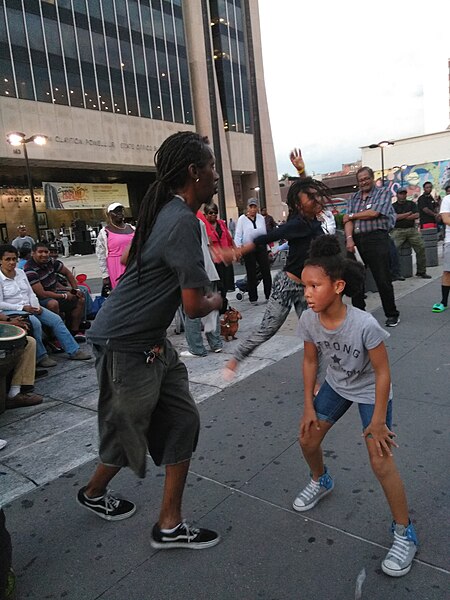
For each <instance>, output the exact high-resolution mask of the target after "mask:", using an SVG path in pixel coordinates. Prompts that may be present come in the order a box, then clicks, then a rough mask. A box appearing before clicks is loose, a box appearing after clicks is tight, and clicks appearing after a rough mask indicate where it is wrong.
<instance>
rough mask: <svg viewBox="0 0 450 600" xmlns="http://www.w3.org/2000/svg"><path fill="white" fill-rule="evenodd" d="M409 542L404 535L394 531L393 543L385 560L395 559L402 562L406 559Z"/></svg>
mask: <svg viewBox="0 0 450 600" xmlns="http://www.w3.org/2000/svg"><path fill="white" fill-rule="evenodd" d="M411 543H412V542H410V541H409V540H408V539H407V538H406V537H404V536H402V535H399V534H398V533H397V532H396V531H394V543H393V544H392V548H391V549H390V550H389V553H388V555H387V557H386V558H387V560H392V559H394V560H396V561H398V562H399V563H403V562H404V561H405V560H406V557H407V556H408V553H409V548H410V544H411Z"/></svg>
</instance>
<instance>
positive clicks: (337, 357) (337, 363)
mask: <svg viewBox="0 0 450 600" xmlns="http://www.w3.org/2000/svg"><path fill="white" fill-rule="evenodd" d="M331 360H332V361H333V362H334V364H335V365H339V364H341V359H340V358H339V356H336V354H333V356H332V357H331Z"/></svg>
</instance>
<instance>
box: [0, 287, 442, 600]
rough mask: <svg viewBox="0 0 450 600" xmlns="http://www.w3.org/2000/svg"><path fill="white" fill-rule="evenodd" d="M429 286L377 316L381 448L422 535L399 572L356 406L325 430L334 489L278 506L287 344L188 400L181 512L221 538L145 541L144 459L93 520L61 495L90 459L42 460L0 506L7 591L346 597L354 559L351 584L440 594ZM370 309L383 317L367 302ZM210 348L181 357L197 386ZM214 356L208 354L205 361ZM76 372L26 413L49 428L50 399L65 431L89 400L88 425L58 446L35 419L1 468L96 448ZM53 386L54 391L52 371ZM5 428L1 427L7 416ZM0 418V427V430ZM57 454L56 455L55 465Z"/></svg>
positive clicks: (147, 494)
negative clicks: (193, 414)
mask: <svg viewBox="0 0 450 600" xmlns="http://www.w3.org/2000/svg"><path fill="white" fill-rule="evenodd" d="M416 281H417V280H416ZM405 283H407V282H405ZM439 289H440V282H439V281H438V280H435V281H433V282H431V283H427V284H426V285H423V286H421V287H420V288H418V289H415V290H414V293H407V294H406V295H404V296H403V297H401V298H399V299H398V305H399V309H400V311H401V318H402V322H401V324H400V325H399V326H398V327H397V328H395V329H394V330H391V331H390V333H391V337H390V339H389V341H388V344H387V345H388V349H389V354H390V359H391V366H392V374H393V382H394V396H395V405H394V406H395V408H394V427H395V430H396V432H397V434H398V442H399V444H400V448H399V449H398V450H397V451H396V457H397V460H398V464H399V467H400V469H401V472H402V475H403V477H404V480H405V484H406V487H407V490H408V495H409V500H410V505H411V515H412V517H413V519H414V521H415V522H416V524H417V529H418V533H419V536H420V538H421V546H420V552H419V554H418V555H417V559H416V561H415V565H414V566H413V569H412V571H411V573H410V574H409V575H408V576H406V577H404V578H401V579H392V578H389V577H387V576H385V575H383V574H382V573H381V571H380V561H381V560H382V558H383V556H384V555H385V552H386V548H387V547H388V546H389V545H390V542H391V537H390V534H389V524H390V517H389V511H388V509H387V506H386V503H385V501H384V498H383V495H382V493H381V490H380V488H379V486H378V484H377V482H376V480H375V478H374V476H373V475H372V473H371V471H370V467H369V465H368V459H367V454H366V451H365V448H364V444H363V441H362V440H361V437H360V434H361V431H360V423H359V416H358V414H357V411H355V410H351V411H349V413H348V414H347V415H346V416H345V417H344V418H343V419H342V422H340V423H339V425H338V426H337V427H336V428H335V429H334V430H333V431H331V432H330V434H329V436H328V437H327V439H326V441H325V444H324V450H325V456H326V460H327V463H328V466H329V469H330V472H331V473H332V474H333V475H334V476H335V479H336V488H335V490H334V491H333V493H332V494H331V495H330V496H329V497H328V498H326V499H324V500H323V502H322V503H320V504H319V505H318V506H317V507H316V508H315V509H313V510H312V511H311V512H308V513H304V514H302V515H300V514H298V513H295V512H294V511H293V510H292V508H291V506H292V500H293V498H294V497H295V495H296V493H297V492H298V490H299V489H300V488H301V487H303V485H304V483H305V482H306V481H307V478H308V473H307V468H306V466H305V464H304V461H303V460H302V459H301V458H300V455H299V450H298V446H297V441H296V437H297V427H298V425H297V424H298V419H299V415H300V411H301V406H302V382H301V375H300V367H299V362H300V358H301V357H300V355H299V354H298V353H295V354H293V355H292V356H289V357H287V358H283V359H281V360H278V361H275V360H274V358H273V356H272V358H268V357H264V356H260V357H257V358H255V359H253V360H254V361H258V362H259V366H260V367H261V366H262V367H264V368H262V369H261V368H256V367H255V365H254V363H251V362H249V363H248V364H247V365H244V369H243V370H244V371H245V374H246V375H247V376H246V377H245V378H243V379H242V380H241V381H239V382H238V383H236V384H234V385H232V386H229V387H227V388H224V389H219V390H218V391H217V393H215V394H214V395H212V396H210V397H209V398H208V401H207V402H203V403H201V404H200V406H199V410H200V413H201V418H202V432H201V436H200V444H199V448H198V450H197V452H196V456H195V459H194V460H193V461H192V463H191V469H190V473H189V476H188V484H187V489H186V495H185V503H184V505H185V514H186V516H187V517H188V518H189V519H190V518H192V519H194V520H195V521H196V522H198V523H200V524H201V525H203V526H206V527H208V526H209V527H212V528H217V529H218V530H219V531H220V532H221V534H222V537H223V540H222V542H221V543H220V544H219V545H218V546H217V547H215V548H213V549H211V550H206V551H203V552H187V551H186V550H172V551H171V552H161V551H159V552H158V551H155V550H153V549H152V548H151V546H150V544H149V534H150V530H151V526H152V524H153V522H154V521H156V520H157V517H158V508H159V502H160V498H161V493H162V484H163V473H162V471H161V470H160V469H157V468H155V467H153V465H150V464H149V467H148V476H147V478H146V479H145V480H137V479H136V478H135V477H134V476H133V475H132V474H131V473H129V472H127V471H126V470H125V471H124V472H122V473H120V475H119V476H118V477H117V478H116V480H115V481H114V484H115V489H116V491H120V492H121V493H122V494H123V495H124V496H126V497H128V498H130V499H131V500H134V501H136V502H137V504H138V511H137V513H136V514H135V516H133V517H132V518H131V519H129V520H126V521H123V522H118V523H107V522H105V521H102V520H100V519H98V518H97V517H95V516H94V515H91V514H89V513H87V512H86V511H84V510H83V509H82V508H81V507H79V506H77V504H76V503H75V494H76V492H77V490H78V488H79V487H80V486H81V485H83V484H84V483H85V482H86V480H87V478H88V476H89V474H90V473H91V472H92V469H93V467H94V464H95V461H92V462H89V463H88V464H86V465H83V466H79V467H77V468H75V469H73V470H71V471H69V472H65V473H64V474H63V475H61V477H59V478H57V479H54V480H52V481H50V479H51V477H48V476H47V475H46V474H45V473H44V468H42V473H41V475H40V476H41V481H47V483H45V484H44V485H41V486H40V487H38V488H37V489H33V490H32V491H29V492H28V493H25V494H23V495H22V496H21V497H20V498H17V500H15V501H14V502H12V503H11V504H7V505H6V506H5V513H6V515H7V519H8V526H9V529H10V532H11V534H12V537H13V543H14V564H15V568H16V571H17V574H18V587H19V592H20V597H21V598H25V597H26V598H28V599H30V600H32V599H39V600H42V599H43V598H66V599H68V600H69V599H70V600H94V599H102V600H116V599H117V600H119V599H120V600H123V599H124V598H126V599H127V600H147V599H152V600H162V599H164V598H170V599H171V600H178V599H179V600H185V599H186V598H193V599H195V600H203V599H205V600H206V599H208V600H209V599H219V600H222V599H223V600H234V599H236V600H237V599H246V600H307V599H314V600H315V599H317V600H329V599H339V600H340V599H347V598H348V599H353V598H355V581H356V578H357V576H358V574H359V573H360V572H361V570H362V569H363V568H364V569H365V571H366V574H367V578H366V580H365V582H364V584H363V588H362V598H363V599H376V600H378V599H381V598H389V599H390V598H395V599H396V600H406V599H407V598H408V599H410V598H412V597H413V598H418V599H420V600H424V599H429V600H438V599H439V600H442V599H443V598H445V597H448V589H449V581H450V580H449V570H448V569H449V564H448V528H446V527H445V525H444V524H445V523H448V494H447V492H446V486H447V481H446V480H447V477H446V472H447V470H446V465H447V463H448V456H449V450H450V448H449V439H448V432H447V429H448V427H447V424H448V422H449V417H450V406H449V401H450V397H449V393H448V389H449V374H450V358H449V351H448V343H449V339H450V311H447V312H446V313H443V314H440V315H435V314H433V313H431V311H430V307H431V305H432V304H433V303H434V302H435V301H436V299H439ZM396 291H397V292H399V287H397V284H396ZM398 296H399V293H398V294H397V297H398ZM258 308H259V307H258ZM374 314H375V316H376V317H377V318H378V319H379V320H380V321H381V322H382V321H384V319H383V315H382V313H381V311H380V310H376V311H375V313H374ZM246 317H247V319H246V320H248V321H250V320H251V319H250V317H249V316H248V315H247V314H246ZM244 323H245V320H244ZM289 326H290V325H289V324H288V325H286V328H288V327H289ZM277 337H278V336H277ZM275 339H276V338H275ZM279 339H283V341H284V344H287V343H288V342H291V343H292V342H293V340H294V338H293V337H292V334H291V335H289V330H287V331H286V329H285V331H283V332H282V334H279ZM281 345H282V344H281ZM214 358H215V359H217V357H214ZM224 359H225V357H220V360H224ZM210 360H213V357H211V359H209V358H208V359H205V361H202V360H200V359H198V360H197V361H196V364H199V366H198V367H197V366H192V368H191V370H192V376H193V377H197V378H198V379H200V378H201V374H202V373H203V375H204V376H205V377H206V379H207V380H206V381H197V382H196V384H195V385H196V386H199V387H198V388H197V389H199V390H204V389H205V386H210V387H212V388H214V387H216V384H217V382H216V384H214V385H211V381H210V380H209V379H208V377H209V376H210V375H208V373H210V372H212V368H213V367H209V366H208V365H209V361H210ZM200 363H201V364H200ZM219 367H220V364H219V365H218V364H217V360H216V361H215V370H216V371H218V370H219ZM194 369H195V371H194ZM210 369H211V370H210ZM252 370H253V371H254V372H253V374H251V375H249V372H250V371H252ZM77 371H78V377H79V378H78V380H77V377H76V372H77ZM82 372H83V371H82V370H80V369H73V370H71V371H69V372H68V373H66V375H65V380H66V382H67V383H66V385H67V388H68V389H70V388H72V397H71V398H69V399H68V400H66V401H64V402H63V401H61V400H54V401H53V402H54V404H53V406H52V407H48V408H47V409H45V410H41V411H40V412H37V413H36V414H35V416H34V417H28V418H29V419H30V421H29V425H30V427H31V424H32V423H34V430H35V431H37V430H38V429H39V428H40V427H46V428H48V427H49V420H51V418H50V416H51V414H52V410H56V409H57V408H59V411H60V418H61V420H60V421H58V420H57V419H56V418H55V419H54V425H53V426H54V427H55V428H57V427H58V426H60V424H61V422H62V420H63V419H64V420H65V424H66V429H67V431H72V432H75V431H76V430H77V427H78V425H77V419H79V418H82V417H83V416H85V415H86V413H84V412H83V411H90V414H91V418H92V430H91V431H92V433H91V437H87V434H88V431H89V430H88V429H84V430H80V435H79V436H77V435H75V434H74V433H72V438H70V437H68V438H66V439H65V441H64V443H65V444H66V447H65V448H63V444H62V443H60V444H59V445H58V444H55V443H53V442H52V441H51V439H52V435H51V434H50V433H49V435H48V439H47V440H45V439H42V440H40V441H39V442H34V443H33V442H32V441H31V434H29V435H30V437H29V440H30V443H29V446H28V448H29V452H28V454H26V453H24V454H22V455H21V456H20V457H19V456H18V455H16V456H15V457H14V456H12V455H10V458H9V459H8V461H7V465H6V470H11V471H13V472H14V473H20V476H21V477H22V476H23V475H22V469H27V468H29V467H28V466H27V461H31V462H32V463H33V464H37V463H39V462H41V463H43V464H46V465H47V466H46V468H50V458H51V457H50V454H51V453H52V452H53V461H54V462H56V463H58V461H60V459H61V456H62V454H63V450H64V453H65V454H66V455H71V454H72V453H73V451H74V450H77V449H79V448H81V447H83V446H84V447H85V448H86V457H89V456H90V455H91V456H93V455H94V454H95V450H94V446H95V433H94V429H95V425H94V423H95V414H94V408H93V407H94V401H95V390H94V389H92V390H91V391H90V392H88V393H86V394H84V395H83V394H81V395H80V389H81V386H82V385H85V386H87V387H90V386H92V387H93V388H94V380H93V379H92V377H93V374H92V373H91V372H89V373H90V374H86V375H85V376H84V377H83V376H82ZM56 379H57V376H55V380H56ZM83 379H84V383H83ZM60 381H61V380H60ZM77 385H78V387H77ZM59 386H60V387H61V383H59ZM194 389H195V387H194ZM54 394H55V396H57V395H58V394H57V389H56V383H55V392H54ZM61 395H62V394H61ZM82 398H84V400H82ZM7 417H8V418H9V414H8V413H7ZM2 418H4V416H3V417H2ZM33 419H34V420H33ZM9 427H10V428H11V429H10V431H14V424H13V423H11V424H10V426H9ZM81 431H83V433H81ZM5 433H6V430H5V427H3V428H2V429H1V430H0V435H2V436H5ZM23 435H27V434H26V433H25V432H24V433H23ZM62 441H63V440H62V438H61V442H62ZM13 443H15V442H13ZM49 444H50V447H49ZM91 449H92V453H91ZM23 452H25V450H23ZM42 456H44V457H45V456H46V457H47V458H46V459H44V460H43V459H42ZM67 464H68V463H67V459H66V462H65V465H66V467H65V468H66V469H67ZM61 468H63V462H61ZM2 471H5V463H3V468H2ZM54 473H56V471H54ZM61 473H62V471H61ZM4 477H5V476H4V475H3V476H2V478H1V480H2V482H3V481H4ZM7 477H8V476H7ZM33 487H35V486H34V485H33ZM24 491H25V490H24ZM446 589H447V592H445V590H446Z"/></svg>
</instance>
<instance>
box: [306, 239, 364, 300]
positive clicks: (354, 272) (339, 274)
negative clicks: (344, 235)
mask: <svg viewBox="0 0 450 600" xmlns="http://www.w3.org/2000/svg"><path fill="white" fill-rule="evenodd" d="M306 266H311V267H320V268H321V269H322V270H323V271H324V272H325V274H326V275H327V277H329V278H330V279H331V280H332V281H337V280H338V279H343V280H344V281H345V289H344V294H345V295H346V296H350V297H351V298H352V297H353V296H355V295H356V294H357V293H358V292H360V291H361V289H362V287H363V285H364V279H365V275H366V273H365V269H364V267H363V265H362V264H361V263H359V262H357V261H356V260H354V259H351V258H346V257H345V255H344V250H343V249H341V246H340V244H339V240H338V238H337V237H336V236H335V235H321V236H320V237H318V238H316V239H315V240H314V241H313V242H312V243H311V247H310V250H309V258H308V260H306V261H305V267H306Z"/></svg>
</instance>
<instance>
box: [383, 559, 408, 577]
mask: <svg viewBox="0 0 450 600" xmlns="http://www.w3.org/2000/svg"><path fill="white" fill-rule="evenodd" d="M411 567H412V562H411V563H410V564H409V565H408V566H407V567H406V568H405V569H402V570H401V571H396V570H394V569H390V568H389V567H386V566H385V565H384V563H381V570H382V571H383V573H385V574H386V575H389V576H390V577H403V575H407V574H408V573H409V572H410V571H411Z"/></svg>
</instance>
